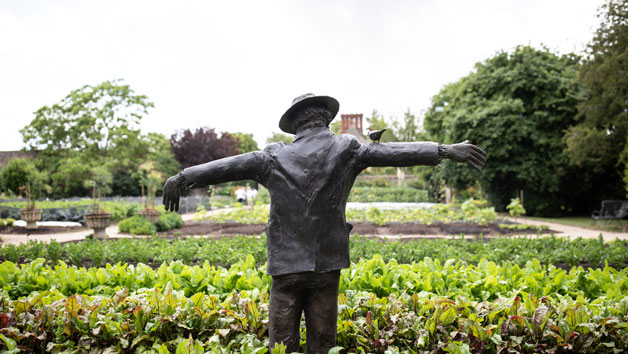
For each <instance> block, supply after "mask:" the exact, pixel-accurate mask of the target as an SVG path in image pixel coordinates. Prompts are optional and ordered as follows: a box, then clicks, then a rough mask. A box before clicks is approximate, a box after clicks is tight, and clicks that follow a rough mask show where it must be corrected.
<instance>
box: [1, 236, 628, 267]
mask: <svg viewBox="0 0 628 354" xmlns="http://www.w3.org/2000/svg"><path fill="white" fill-rule="evenodd" d="M350 246H351V259H352V261H354V262H357V261H359V260H360V259H363V258H371V257H373V256H374V255H376V254H379V255H381V256H382V257H383V258H384V260H386V261H388V260H391V259H395V260H396V261H398V262H400V263H412V262H416V261H420V260H422V259H423V258H425V257H431V258H435V259H438V260H440V261H442V262H444V261H446V260H447V259H449V258H456V259H457V260H460V261H462V262H466V263H470V264H477V263H478V262H479V261H480V260H481V259H482V258H485V259H488V260H491V261H494V262H498V263H502V262H512V263H515V264H518V265H519V266H524V265H525V264H526V263H527V262H528V261H530V260H532V259H538V260H540V262H541V263H542V264H545V265H550V264H553V265H555V266H559V267H561V268H564V269H569V268H570V267H573V266H579V265H582V266H587V267H589V266H590V267H604V265H605V264H606V263H607V264H609V265H610V266H612V267H615V268H624V267H626V266H628V244H627V243H626V242H625V241H614V242H609V243H604V242H603V240H602V239H596V240H589V239H580V238H579V239H575V240H568V239H566V238H562V237H553V236H552V237H533V238H492V239H487V240H481V239H480V240H464V239H460V238H443V239H435V240H427V239H421V240H416V241H382V240H378V239H369V238H365V237H359V236H357V237H355V236H354V237H351V239H350ZM247 254H251V255H253V257H254V258H255V261H256V263H257V264H263V263H264V262H266V237H265V236H264V235H260V236H235V237H225V238H210V239H198V238H180V239H165V238H159V237H153V238H143V239H117V240H107V241H100V240H86V241H81V242H76V243H65V244H60V243H58V242H55V241H52V242H50V243H49V244H47V243H42V242H36V241H30V242H29V243H27V244H22V245H19V246H14V245H5V246H3V247H0V261H3V260H9V261H11V262H19V263H28V262H30V261H33V260H35V259H37V258H46V259H48V261H49V264H53V265H54V264H56V262H57V260H63V261H64V262H65V263H68V264H73V265H77V266H103V265H105V263H112V264H113V263H118V262H129V263H139V262H141V263H144V264H149V265H151V266H153V267H158V266H159V265H161V263H163V262H171V261H175V260H180V261H182V262H183V263H184V264H188V265H193V264H202V263H203V262H205V261H208V262H209V263H210V264H212V265H222V266H226V267H229V266H230V265H232V264H233V263H235V262H237V261H239V260H241V259H243V258H244V257H246V255H247Z"/></svg>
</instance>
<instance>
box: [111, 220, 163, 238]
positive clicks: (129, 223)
mask: <svg viewBox="0 0 628 354" xmlns="http://www.w3.org/2000/svg"><path fill="white" fill-rule="evenodd" d="M118 229H119V230H120V231H122V232H129V233H132V234H133V235H155V234H156V233H157V227H156V226H155V225H154V224H153V223H151V222H149V221H148V220H146V219H145V218H143V217H141V216H139V215H134V216H132V217H130V218H128V219H124V220H122V221H120V223H119V224H118Z"/></svg>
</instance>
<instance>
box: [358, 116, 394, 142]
mask: <svg viewBox="0 0 628 354" xmlns="http://www.w3.org/2000/svg"><path fill="white" fill-rule="evenodd" d="M395 123H396V122H394V121H393V122H392V123H390V124H389V123H388V122H386V119H384V116H383V115H381V114H380V113H379V112H377V110H376V109H374V110H373V112H371V116H370V117H366V124H367V125H368V126H367V128H368V129H370V130H380V129H386V131H385V132H384V134H382V138H381V139H380V141H381V142H383V143H387V142H390V141H399V139H398V138H397V136H396V135H395V133H394V131H395V129H393V127H394V126H395Z"/></svg>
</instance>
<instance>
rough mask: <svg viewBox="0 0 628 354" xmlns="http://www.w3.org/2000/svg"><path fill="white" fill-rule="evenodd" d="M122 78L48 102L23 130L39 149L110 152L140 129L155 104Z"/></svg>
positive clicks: (59, 152) (88, 86) (35, 147)
mask: <svg viewBox="0 0 628 354" xmlns="http://www.w3.org/2000/svg"><path fill="white" fill-rule="evenodd" d="M119 82H120V80H114V81H105V82H103V83H101V84H99V85H96V86H91V85H85V86H83V87H81V88H80V89H78V90H74V91H72V92H70V94H69V95H67V96H66V97H65V98H64V99H63V100H61V102H59V103H57V104H54V105H52V106H50V107H49V106H44V107H42V108H40V109H38V110H37V111H36V112H35V119H33V120H32V121H31V123H30V124H29V125H27V126H26V127H24V128H23V129H22V130H21V131H20V132H21V133H22V138H23V140H24V142H25V143H26V144H27V145H28V146H29V147H30V148H31V149H35V150H41V151H43V152H45V153H50V152H55V153H56V154H60V155H63V154H65V153H69V152H71V151H80V152H83V153H87V154H91V155H97V156H107V155H108V153H110V152H111V151H112V150H113V149H114V148H115V147H117V146H118V145H117V144H116V141H118V140H120V139H124V138H125V137H126V136H127V135H128V134H129V133H131V134H133V133H135V134H137V133H139V123H140V121H141V119H142V118H143V117H144V115H146V114H147V113H148V109H149V108H150V107H153V103H152V102H150V101H149V100H148V98H147V97H146V96H144V95H136V94H134V92H133V90H131V88H130V87H129V86H128V85H121V84H119Z"/></svg>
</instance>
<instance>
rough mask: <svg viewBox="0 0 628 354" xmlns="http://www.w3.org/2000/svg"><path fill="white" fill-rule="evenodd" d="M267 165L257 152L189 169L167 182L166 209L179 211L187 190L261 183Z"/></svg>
mask: <svg viewBox="0 0 628 354" xmlns="http://www.w3.org/2000/svg"><path fill="white" fill-rule="evenodd" d="M265 165H266V163H265V161H264V154H263V153H262V152H260V151H255V152H249V153H246V154H241V155H236V156H231V157H225V158H223V159H219V160H214V161H211V162H207V163H204V164H201V165H196V166H192V167H188V168H186V169H185V170H183V171H181V172H179V174H177V175H175V176H172V177H170V178H168V180H167V181H166V184H165V185H164V193H163V194H164V195H163V203H164V206H165V207H166V210H170V211H178V210H179V197H180V194H181V191H184V190H188V189H192V188H201V187H205V186H208V185H210V184H218V183H224V182H230V181H241V180H245V179H252V180H256V181H260V178H261V174H262V173H263V171H264V169H265Z"/></svg>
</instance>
